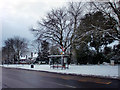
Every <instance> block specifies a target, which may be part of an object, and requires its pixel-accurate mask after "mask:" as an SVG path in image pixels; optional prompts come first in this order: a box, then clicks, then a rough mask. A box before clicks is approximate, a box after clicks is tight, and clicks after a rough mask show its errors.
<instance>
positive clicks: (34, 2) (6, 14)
mask: <svg viewBox="0 0 120 90" xmlns="http://www.w3.org/2000/svg"><path fill="white" fill-rule="evenodd" d="M68 1H83V0H0V21H2V22H0V23H2V24H0V25H1V26H2V27H1V26H0V33H1V34H2V44H3V42H4V40H6V39H7V38H11V37H14V36H20V37H24V38H27V39H29V40H31V41H32V40H34V36H33V34H32V33H31V32H30V29H31V28H32V27H34V26H36V24H37V21H39V20H40V19H41V18H43V17H45V15H46V13H47V12H49V11H50V10H51V9H52V8H57V7H62V6H64V5H66V4H67V2H68ZM1 30H2V32H1ZM0 42H1V35H0ZM0 44H1V43H0Z"/></svg>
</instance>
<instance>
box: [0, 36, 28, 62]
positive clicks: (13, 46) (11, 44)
mask: <svg viewBox="0 0 120 90" xmlns="http://www.w3.org/2000/svg"><path fill="white" fill-rule="evenodd" d="M26 52H28V42H27V40H26V39H24V38H20V37H14V38H9V39H7V40H6V41H5V45H4V47H3V48H2V53H3V56H4V58H5V59H6V60H9V61H11V60H13V59H14V60H15V59H16V60H19V59H20V55H22V54H24V53H26ZM11 62H12V61H11Z"/></svg>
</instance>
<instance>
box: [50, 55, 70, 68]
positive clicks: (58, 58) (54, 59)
mask: <svg viewBox="0 0 120 90" xmlns="http://www.w3.org/2000/svg"><path fill="white" fill-rule="evenodd" d="M49 64H50V68H53V69H54V68H61V69H68V68H69V65H68V55H50V56H49Z"/></svg>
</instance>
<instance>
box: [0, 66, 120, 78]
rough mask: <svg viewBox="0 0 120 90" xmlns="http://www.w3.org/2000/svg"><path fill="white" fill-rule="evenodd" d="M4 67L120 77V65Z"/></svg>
mask: <svg viewBox="0 0 120 90" xmlns="http://www.w3.org/2000/svg"><path fill="white" fill-rule="evenodd" d="M0 66H3V67H8V68H9V67H10V68H22V69H29V70H37V71H47V72H56V73H63V74H76V75H83V76H100V77H109V78H118V79H120V76H119V74H118V72H119V71H118V70H119V69H118V67H119V66H120V65H115V66H111V65H70V66H69V69H63V70H61V69H57V68H56V69H53V68H50V66H49V65H34V68H31V66H30V65H0Z"/></svg>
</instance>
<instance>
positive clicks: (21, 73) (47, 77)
mask: <svg viewBox="0 0 120 90" xmlns="http://www.w3.org/2000/svg"><path fill="white" fill-rule="evenodd" d="M118 82H119V80H112V79H100V78H91V77H82V76H75V75H63V74H55V73H47V72H40V71H29V70H21V69H10V68H2V88H118Z"/></svg>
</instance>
